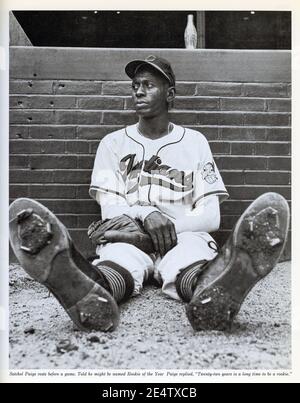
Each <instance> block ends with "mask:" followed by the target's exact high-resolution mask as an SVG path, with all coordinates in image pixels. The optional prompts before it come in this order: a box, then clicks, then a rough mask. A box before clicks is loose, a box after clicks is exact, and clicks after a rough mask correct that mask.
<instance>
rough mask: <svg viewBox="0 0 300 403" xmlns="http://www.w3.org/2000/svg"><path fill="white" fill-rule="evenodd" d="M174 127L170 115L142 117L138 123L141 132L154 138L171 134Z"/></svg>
mask: <svg viewBox="0 0 300 403" xmlns="http://www.w3.org/2000/svg"><path fill="white" fill-rule="evenodd" d="M172 127H173V125H172V124H171V123H170V121H169V117H168V115H163V116H156V117H153V118H143V117H140V119H139V122H138V124H137V128H138V131H139V133H140V134H141V135H142V136H144V137H147V138H150V139H153V140H154V139H158V138H160V137H163V136H166V135H167V134H169V133H170V131H171V130H172Z"/></svg>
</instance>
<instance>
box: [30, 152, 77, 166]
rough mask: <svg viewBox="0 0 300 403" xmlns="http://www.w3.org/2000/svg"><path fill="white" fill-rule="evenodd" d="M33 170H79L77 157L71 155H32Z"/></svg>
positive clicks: (31, 164)
mask: <svg viewBox="0 0 300 403" xmlns="http://www.w3.org/2000/svg"><path fill="white" fill-rule="evenodd" d="M30 167H31V169H66V168H70V169H71V168H77V156H71V155H31V156H30Z"/></svg>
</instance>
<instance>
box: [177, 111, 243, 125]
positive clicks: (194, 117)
mask: <svg viewBox="0 0 300 403" xmlns="http://www.w3.org/2000/svg"><path fill="white" fill-rule="evenodd" d="M170 117H171V120H172V121H173V122H174V123H176V124H179V125H242V124H243V120H244V118H243V115H242V114H241V113H229V112H225V113H224V112H171V113H170Z"/></svg>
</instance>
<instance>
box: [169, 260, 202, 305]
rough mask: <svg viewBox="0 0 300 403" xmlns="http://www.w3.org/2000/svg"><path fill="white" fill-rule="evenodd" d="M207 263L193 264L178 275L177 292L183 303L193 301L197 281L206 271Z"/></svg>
mask: <svg viewBox="0 0 300 403" xmlns="http://www.w3.org/2000/svg"><path fill="white" fill-rule="evenodd" d="M205 263H207V260H200V261H198V262H196V263H192V264H191V265H190V266H188V267H186V268H185V269H183V270H182V271H180V273H179V274H178V275H177V278H176V282H175V285H176V291H177V294H178V295H179V297H180V298H181V299H182V300H183V301H185V302H189V301H190V300H191V299H192V296H193V293H194V290H195V287H196V285H197V280H198V278H199V276H200V275H201V274H202V273H203V271H204V270H205V267H206V265H205Z"/></svg>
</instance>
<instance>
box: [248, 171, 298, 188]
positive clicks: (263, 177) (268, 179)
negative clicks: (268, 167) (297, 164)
mask: <svg viewBox="0 0 300 403" xmlns="http://www.w3.org/2000/svg"><path fill="white" fill-rule="evenodd" d="M244 176H245V183H246V184H247V185H290V184H291V174H290V173H289V172H277V171H275V172H270V171H267V172H245V173H244Z"/></svg>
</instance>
